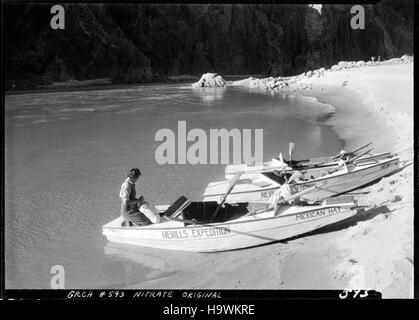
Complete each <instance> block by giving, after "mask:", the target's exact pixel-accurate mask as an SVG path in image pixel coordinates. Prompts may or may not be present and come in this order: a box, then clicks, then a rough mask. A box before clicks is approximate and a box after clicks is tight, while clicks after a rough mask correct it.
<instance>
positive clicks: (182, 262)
mask: <svg viewBox="0 0 419 320" xmlns="http://www.w3.org/2000/svg"><path fill="white" fill-rule="evenodd" d="M104 251H105V255H107V256H109V257H111V258H117V259H123V260H128V261H131V262H136V263H139V264H141V265H143V266H145V267H149V268H151V269H154V270H160V271H163V272H175V271H181V270H185V269H189V268H192V267H193V266H195V265H198V264H201V263H202V262H203V260H205V259H206V256H207V254H205V253H196V252H195V253H192V252H182V251H173V250H163V249H155V248H147V247H140V246H134V245H129V244H119V243H113V242H108V243H107V244H106V246H105V249H104Z"/></svg>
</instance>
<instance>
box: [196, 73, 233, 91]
mask: <svg viewBox="0 0 419 320" xmlns="http://www.w3.org/2000/svg"><path fill="white" fill-rule="evenodd" d="M225 86H226V82H225V80H224V79H223V77H222V76H220V75H218V74H217V73H205V74H203V75H202V76H201V79H199V81H198V82H195V83H193V84H192V87H194V88H203V87H213V88H214V87H225Z"/></svg>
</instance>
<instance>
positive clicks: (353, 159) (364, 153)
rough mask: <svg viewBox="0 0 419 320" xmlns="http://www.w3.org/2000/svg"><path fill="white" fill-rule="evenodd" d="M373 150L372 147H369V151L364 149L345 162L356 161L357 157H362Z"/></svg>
mask: <svg viewBox="0 0 419 320" xmlns="http://www.w3.org/2000/svg"><path fill="white" fill-rule="evenodd" d="M371 151H372V149H368V150H367V151H364V152H362V153H360V154H359V155H357V156H356V157H353V158H351V159H348V160H346V161H345V163H352V162H354V161H355V160H356V159H359V158H361V157H362V156H364V155H366V154H367V153H369V152H371Z"/></svg>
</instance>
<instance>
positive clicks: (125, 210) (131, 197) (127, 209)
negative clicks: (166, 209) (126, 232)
mask: <svg viewBox="0 0 419 320" xmlns="http://www.w3.org/2000/svg"><path fill="white" fill-rule="evenodd" d="M140 176H141V171H140V170H139V169H137V168H133V169H131V170H130V171H128V173H127V178H126V179H125V181H124V182H123V183H122V186H121V191H120V192H119V197H120V198H121V216H122V218H123V220H124V221H123V223H122V224H123V226H132V225H146V224H149V223H150V222H151V223H159V222H160V215H159V213H158V211H157V209H156V208H155V207H154V206H153V205H151V204H149V203H148V202H146V201H144V197H143V196H141V197H139V198H138V199H137V195H136V191H135V184H136V183H137V182H138V179H139V178H140Z"/></svg>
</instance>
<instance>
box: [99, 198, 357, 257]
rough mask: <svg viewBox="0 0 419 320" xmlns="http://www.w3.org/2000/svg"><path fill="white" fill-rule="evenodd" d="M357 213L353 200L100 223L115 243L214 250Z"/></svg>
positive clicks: (287, 234) (282, 235) (290, 234)
mask: <svg viewBox="0 0 419 320" xmlns="http://www.w3.org/2000/svg"><path fill="white" fill-rule="evenodd" d="M301 208H303V209H301ZM356 213H357V210H356V208H355V207H354V204H353V203H348V204H346V205H341V204H340V205H328V206H307V207H297V206H287V207H283V208H282V209H281V210H280V214H279V215H276V216H274V215H273V210H272V211H267V212H264V213H262V214H257V215H255V216H253V215H249V216H244V217H241V218H239V219H237V220H234V221H230V222H224V223H214V224H206V225H188V226H186V227H185V226H184V225H183V223H179V222H177V223H175V222H173V221H168V222H162V223H159V224H156V225H150V226H143V227H129V228H127V227H118V226H120V220H119V218H118V219H116V220H114V221H112V222H111V223H109V224H108V225H105V226H104V227H103V234H104V235H105V236H106V238H107V239H108V240H109V241H111V242H117V243H125V244H131V245H138V246H144V247H152V248H160V249H169V250H179V251H192V252H216V251H227V250H235V249H242V248H247V247H253V246H258V245H262V244H266V243H271V242H275V241H279V240H284V239H288V238H291V237H295V236H298V235H302V234H305V233H308V232H310V231H314V230H316V229H319V228H322V227H324V226H327V225H331V224H334V223H336V222H339V221H342V220H345V219H347V218H349V217H352V216H354V215H355V214H356Z"/></svg>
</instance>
